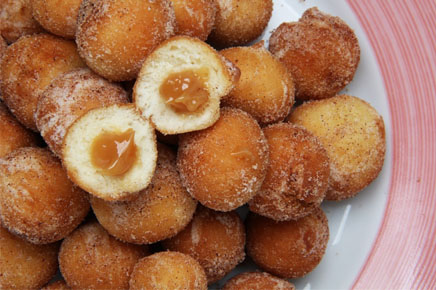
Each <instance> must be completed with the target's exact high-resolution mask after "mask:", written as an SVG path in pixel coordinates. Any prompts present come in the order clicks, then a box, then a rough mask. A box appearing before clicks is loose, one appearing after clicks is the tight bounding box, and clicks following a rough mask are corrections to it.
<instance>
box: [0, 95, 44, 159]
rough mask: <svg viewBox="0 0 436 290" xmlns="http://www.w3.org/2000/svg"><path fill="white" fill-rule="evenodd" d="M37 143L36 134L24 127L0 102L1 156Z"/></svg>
mask: <svg viewBox="0 0 436 290" xmlns="http://www.w3.org/2000/svg"><path fill="white" fill-rule="evenodd" d="M37 144H38V139H37V136H36V134H34V133H33V132H31V131H29V130H27V129H26V128H24V127H23V126H22V125H21V124H20V123H19V122H18V121H17V119H15V117H14V116H13V115H12V114H11V113H10V112H9V110H8V109H7V108H6V106H5V105H3V103H1V102H0V158H1V157H4V156H6V155H7V154H9V153H11V152H12V151H14V150H15V149H18V148H21V147H31V146H36V145H37Z"/></svg>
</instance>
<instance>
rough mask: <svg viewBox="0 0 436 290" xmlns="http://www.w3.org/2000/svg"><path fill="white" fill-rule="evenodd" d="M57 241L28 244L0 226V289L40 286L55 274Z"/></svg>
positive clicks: (38, 287)
mask: <svg viewBox="0 0 436 290" xmlns="http://www.w3.org/2000/svg"><path fill="white" fill-rule="evenodd" d="M58 249H59V245H58V244H57V243H54V244H48V245H35V244H31V243H29V242H27V241H25V240H23V239H21V238H19V237H17V236H15V235H13V234H11V233H10V232H8V230H7V229H5V228H3V227H2V226H0V289H40V288H41V286H43V285H44V284H45V283H47V282H48V281H50V279H51V278H52V277H53V276H54V275H55V274H56V271H57V268H58V261H57V256H58Z"/></svg>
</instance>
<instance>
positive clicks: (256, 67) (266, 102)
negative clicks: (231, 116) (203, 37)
mask: <svg viewBox="0 0 436 290" xmlns="http://www.w3.org/2000/svg"><path fill="white" fill-rule="evenodd" d="M220 53H221V54H222V55H224V56H225V57H226V58H228V59H229V60H230V61H231V62H233V63H234V64H235V65H237V66H238V68H239V69H240V70H241V77H240V78H239V81H238V83H237V84H236V87H235V88H234V89H233V90H232V91H231V92H230V94H229V95H227V96H226V97H224V98H223V99H222V103H223V105H225V106H231V107H235V108H239V109H241V110H244V111H246V112H247V113H249V114H250V115H251V116H253V117H254V118H255V119H256V120H257V121H258V122H260V123H261V124H268V123H273V122H277V121H282V120H283V119H284V118H285V117H286V116H287V115H288V114H289V111H290V110H291V107H292V105H293V104H294V83H293V81H292V76H291V75H290V73H288V71H287V69H286V67H285V66H284V65H283V64H282V63H281V62H280V61H278V60H277V59H276V58H275V57H273V56H272V54H271V53H270V52H269V51H268V50H266V49H265V48H264V46H263V42H261V43H260V44H258V45H256V46H252V47H232V48H228V49H225V50H222V51H220Z"/></svg>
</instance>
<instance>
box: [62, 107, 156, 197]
mask: <svg viewBox="0 0 436 290" xmlns="http://www.w3.org/2000/svg"><path fill="white" fill-rule="evenodd" d="M128 129H133V130H134V131H135V136H134V142H135V145H136V149H137V150H136V157H137V159H136V161H135V163H134V164H133V166H132V168H130V170H129V171H128V172H126V173H125V174H123V175H121V176H107V175H104V174H101V173H100V172H99V171H98V169H97V168H95V167H94V166H93V165H92V162H91V153H90V152H91V147H92V144H93V141H94V140H95V138H96V137H98V136H99V135H100V134H101V133H102V132H103V131H107V132H125V131H126V130H128ZM64 146H65V147H64V150H63V159H64V163H65V166H66V168H67V170H68V174H69V175H70V176H71V177H72V179H73V180H75V181H77V183H79V186H80V187H82V188H83V189H84V190H86V191H88V192H90V193H92V194H94V195H96V196H98V197H100V198H103V199H122V197H123V196H125V195H129V194H131V193H134V192H137V191H139V190H142V189H144V188H145V187H147V185H148V184H149V182H150V181H151V177H152V176H153V173H154V169H155V166H156V158H157V149H156V139H155V133H154V129H153V128H152V126H151V125H150V123H149V122H148V121H147V120H145V119H144V118H142V117H141V116H140V115H139V113H138V112H137V111H136V110H135V109H134V108H133V106H118V105H115V106H111V107H106V108H100V109H96V110H92V111H90V112H88V113H87V114H86V115H84V116H83V117H82V118H80V119H79V120H78V121H77V122H76V123H74V124H73V126H71V127H70V129H69V131H68V134H67V136H66V138H65V144H64Z"/></svg>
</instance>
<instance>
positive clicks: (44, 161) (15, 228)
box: [0, 147, 89, 244]
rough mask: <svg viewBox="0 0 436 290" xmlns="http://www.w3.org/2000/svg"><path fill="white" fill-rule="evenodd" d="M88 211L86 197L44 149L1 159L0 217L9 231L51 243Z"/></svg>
mask: <svg viewBox="0 0 436 290" xmlns="http://www.w3.org/2000/svg"><path fill="white" fill-rule="evenodd" d="M88 210H89V201H88V197H87V194H86V193H85V192H83V191H82V190H80V189H79V188H77V187H75V186H74V185H73V183H72V182H71V181H70V180H69V179H68V177H67V175H66V173H65V171H64V169H63V168H62V165H61V163H60V161H59V160H58V159H57V158H56V157H54V156H53V155H52V154H51V152H50V151H48V150H47V149H42V148H35V147H25V148H19V149H17V150H15V151H14V152H12V153H10V154H9V155H7V156H6V157H4V158H3V159H2V160H1V162H0V218H1V222H2V224H3V225H4V226H6V227H7V228H8V229H9V230H10V231H11V232H13V233H15V234H17V235H19V236H22V237H24V238H25V239H27V240H28V241H30V242H32V243H35V244H46V243H52V242H55V241H58V240H60V239H63V238H64V237H65V236H67V235H68V234H69V233H71V232H72V231H73V230H74V229H75V228H76V227H77V226H78V225H79V224H80V222H81V221H82V220H83V219H84V218H85V216H86V214H87V213H88Z"/></svg>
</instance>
